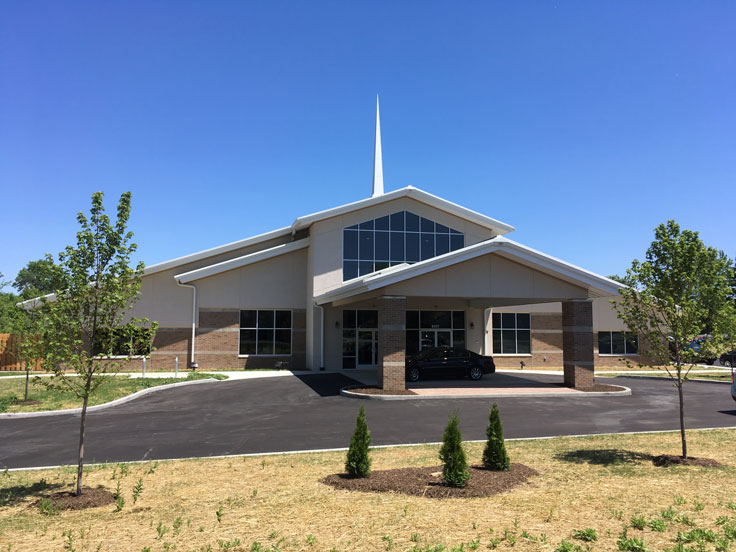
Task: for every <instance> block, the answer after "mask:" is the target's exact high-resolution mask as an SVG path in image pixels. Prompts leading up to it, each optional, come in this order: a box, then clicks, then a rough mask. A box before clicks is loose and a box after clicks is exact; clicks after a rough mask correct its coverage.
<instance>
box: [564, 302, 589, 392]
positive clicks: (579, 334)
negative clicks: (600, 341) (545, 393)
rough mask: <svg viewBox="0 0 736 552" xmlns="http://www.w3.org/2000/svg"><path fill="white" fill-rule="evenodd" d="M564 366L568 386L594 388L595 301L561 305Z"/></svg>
mask: <svg viewBox="0 0 736 552" xmlns="http://www.w3.org/2000/svg"><path fill="white" fill-rule="evenodd" d="M562 363H563V366H564V368H565V385H566V386H567V387H572V388H573V389H586V388H591V387H593V383H594V382H593V377H594V374H595V366H594V361H593V302H592V301H591V300H590V299H572V300H570V301H563V302H562Z"/></svg>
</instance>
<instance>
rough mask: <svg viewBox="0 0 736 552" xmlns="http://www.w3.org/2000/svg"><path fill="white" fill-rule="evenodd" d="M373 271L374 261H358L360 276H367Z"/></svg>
mask: <svg viewBox="0 0 736 552" xmlns="http://www.w3.org/2000/svg"><path fill="white" fill-rule="evenodd" d="M371 272H373V261H360V262H359V263H358V276H365V275H366V274H370V273H371Z"/></svg>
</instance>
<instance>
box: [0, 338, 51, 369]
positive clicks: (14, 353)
mask: <svg viewBox="0 0 736 552" xmlns="http://www.w3.org/2000/svg"><path fill="white" fill-rule="evenodd" d="M20 338H21V336H19V335H15V334H7V333H0V372H8V371H10V370H25V369H26V367H25V364H23V362H21V360H20V358H19V357H18V347H20ZM40 369H41V362H40V361H37V362H36V365H35V366H33V367H32V370H40Z"/></svg>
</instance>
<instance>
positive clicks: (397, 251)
mask: <svg viewBox="0 0 736 552" xmlns="http://www.w3.org/2000/svg"><path fill="white" fill-rule="evenodd" d="M391 261H392V262H397V263H403V262H404V233H403V232H391Z"/></svg>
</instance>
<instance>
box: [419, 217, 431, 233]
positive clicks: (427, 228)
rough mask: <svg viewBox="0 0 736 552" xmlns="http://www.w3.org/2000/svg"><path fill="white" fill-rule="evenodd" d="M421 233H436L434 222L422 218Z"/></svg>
mask: <svg viewBox="0 0 736 552" xmlns="http://www.w3.org/2000/svg"><path fill="white" fill-rule="evenodd" d="M421 231H422V232H432V233H434V222H433V221H431V220H429V219H426V218H424V217H422V222H421Z"/></svg>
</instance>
